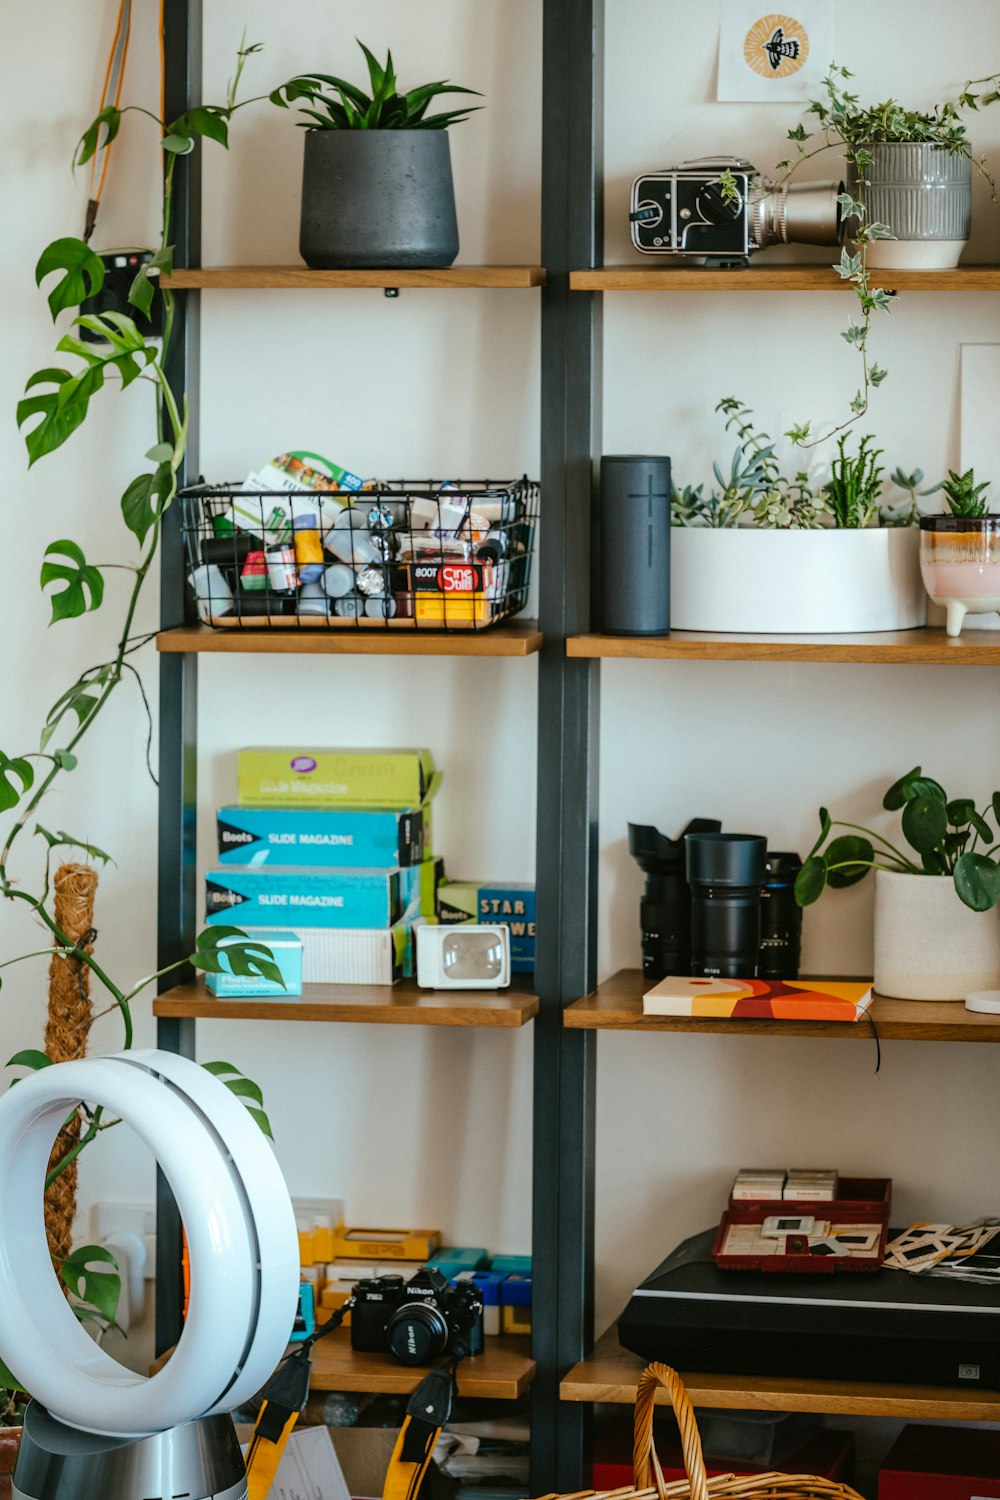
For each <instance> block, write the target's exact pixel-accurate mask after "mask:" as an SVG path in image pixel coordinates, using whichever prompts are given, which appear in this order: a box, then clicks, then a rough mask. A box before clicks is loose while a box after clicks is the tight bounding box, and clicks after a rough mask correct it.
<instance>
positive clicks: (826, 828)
mask: <svg viewBox="0 0 1000 1500" xmlns="http://www.w3.org/2000/svg"><path fill="white" fill-rule="evenodd" d="M831 827H832V824H831V822H830V814H829V813H828V812H827V810H826V808H825V807H821V808H820V810H819V838H818V839H817V840H816V842H815V844H813V846H812V848H811V849H810V850H809V853H808V854H807V855H806V859H807V860H810V859H811V858H812V857H813V855H814V854H815V853H816V850H817V849H818V848H819V846H820V844H822V842H823V840H824V839H825V838H827V836H828V835H829V832H830V829H831ZM813 899H815V898H813Z"/></svg>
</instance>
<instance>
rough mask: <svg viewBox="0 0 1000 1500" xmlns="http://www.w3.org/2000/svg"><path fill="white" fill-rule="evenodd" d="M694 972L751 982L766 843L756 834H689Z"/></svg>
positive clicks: (686, 844) (686, 849)
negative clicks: (749, 980)
mask: <svg viewBox="0 0 1000 1500" xmlns="http://www.w3.org/2000/svg"><path fill="white" fill-rule="evenodd" d="M684 852H685V858H686V867H687V878H688V884H689V885H690V887H691V969H690V972H691V973H692V974H714V975H718V976H719V978H722V979H753V978H755V977H756V974H757V954H758V949H759V947H760V888H761V886H762V885H763V883H764V876H765V873H766V868H765V866H766V856H767V840H766V839H765V838H762V837H761V836H760V835H759V834H755V833H689V834H688V835H687V836H686V837H685V839H684Z"/></svg>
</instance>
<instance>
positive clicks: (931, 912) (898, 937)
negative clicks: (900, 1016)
mask: <svg viewBox="0 0 1000 1500" xmlns="http://www.w3.org/2000/svg"><path fill="white" fill-rule="evenodd" d="M998 987H1000V911H998V910H997V909H996V908H994V909H993V910H992V911H984V912H979V911H973V910H972V909H971V908H970V907H968V906H966V905H965V904H964V902H963V901H962V900H961V899H960V898H959V895H958V892H957V891H956V890H955V884H954V881H953V880H952V878H951V876H950V875H907V874H905V873H903V872H899V873H897V872H896V871H894V870H876V871H875V989H876V990H877V991H878V993H879V994H880V995H890V996H892V997H893V998H894V999H897V1000H964V999H965V996H966V995H968V994H970V993H971V992H972V991H973V990H990V989H996V988H998Z"/></svg>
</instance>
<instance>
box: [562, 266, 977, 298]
mask: <svg viewBox="0 0 1000 1500" xmlns="http://www.w3.org/2000/svg"><path fill="white" fill-rule="evenodd" d="M871 279H872V285H873V286H881V287H884V288H885V289H886V291H891V292H896V291H919V292H995V291H1000V266H958V267H956V268H955V270H953V271H876V270H873V271H872V273H871ZM569 284H570V289H571V290H572V291H574V292H836V291H848V290H852V287H851V283H850V282H849V281H844V280H842V278H841V277H840V276H838V275H837V273H836V271H834V270H833V268H832V266H830V265H821V266H817V265H812V266H803V265H795V266H792V265H774V264H772V265H758V264H756V263H754V264H752V265H750V266H748V267H746V268H744V269H742V270H740V269H737V270H734V271H725V270H712V269H709V268H706V267H704V266H700V267H694V266H686V267H685V266H675V267H671V266H664V265H662V264H660V265H655V266H651V265H644V266H639V265H627V266H598V267H597V268H596V269H594V270H588V271H571V272H570V277H569Z"/></svg>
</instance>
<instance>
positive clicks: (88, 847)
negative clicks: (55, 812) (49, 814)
mask: <svg viewBox="0 0 1000 1500" xmlns="http://www.w3.org/2000/svg"><path fill="white" fill-rule="evenodd" d="M35 833H36V834H39V835H40V836H41V837H42V838H43V839H44V840H45V842H46V843H47V844H48V846H49V848H50V849H64V848H65V849H82V850H83V851H84V853H85V854H89V855H90V857H91V859H99V860H100V861H101V863H102V864H105V865H113V864H114V860H113V859H112V858H111V855H110V854H105V852H104V850H103V849H98V847H97V845H96V844H87V843H85V842H84V840H83V839H78V838H74V837H73V835H72V834H71V833H64V832H63V831H62V829H60V830H59V832H58V833H50V832H49V830H48V829H47V828H43V827H42V825H41V823H38V824H36V826H35Z"/></svg>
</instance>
